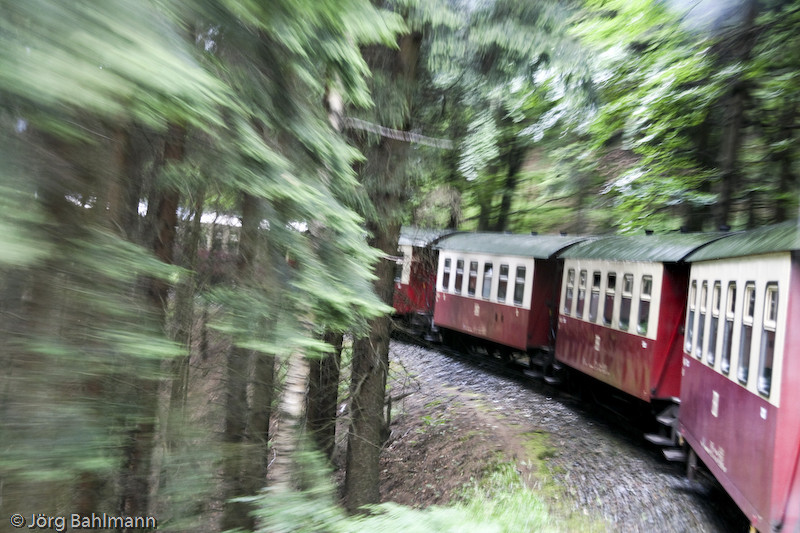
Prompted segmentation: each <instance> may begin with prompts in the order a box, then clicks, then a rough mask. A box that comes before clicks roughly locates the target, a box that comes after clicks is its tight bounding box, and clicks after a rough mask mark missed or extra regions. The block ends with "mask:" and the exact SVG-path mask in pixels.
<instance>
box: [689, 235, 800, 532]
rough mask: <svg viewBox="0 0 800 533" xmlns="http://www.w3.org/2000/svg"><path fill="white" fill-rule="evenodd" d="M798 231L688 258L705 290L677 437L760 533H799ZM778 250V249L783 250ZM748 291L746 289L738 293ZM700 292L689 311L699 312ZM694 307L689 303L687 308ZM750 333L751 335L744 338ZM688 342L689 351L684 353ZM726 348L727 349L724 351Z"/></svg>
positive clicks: (735, 240) (722, 245)
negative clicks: (700, 336)
mask: <svg viewBox="0 0 800 533" xmlns="http://www.w3.org/2000/svg"><path fill="white" fill-rule="evenodd" d="M798 248H800V231H798V229H797V226H796V225H793V224H788V225H787V224H784V225H779V226H774V227H772V228H762V229H761V230H754V231H752V232H747V233H744V234H740V235H735V236H732V237H730V238H728V239H724V240H722V241H720V242H719V243H716V245H714V246H709V248H708V250H702V251H701V252H699V253H697V254H693V255H692V256H690V257H689V260H690V261H693V263H692V280H691V283H692V284H697V286H698V287H701V286H703V287H705V286H708V287H710V288H715V287H716V286H718V285H719V286H720V287H721V288H722V289H725V288H728V290H720V291H719V293H720V294H719V295H717V291H716V290H712V291H709V294H708V299H707V302H706V304H707V306H708V310H709V312H710V313H708V314H707V316H702V314H698V316H697V317H696V319H695V321H694V323H693V324H692V321H691V320H688V321H687V330H688V329H689V328H692V329H693V330H694V331H695V332H700V331H702V329H700V325H701V323H703V322H704V321H705V323H706V324H707V325H709V326H711V325H712V323H713V322H712V321H713V320H714V318H715V317H716V318H717V319H718V320H719V321H720V322H721V323H722V324H726V323H728V322H729V323H730V324H731V327H730V331H732V332H733V333H732V334H731V335H730V339H728V334H727V331H726V330H725V328H722V327H719V328H715V327H712V328H711V329H710V330H709V329H706V331H717V332H718V335H716V336H714V335H708V336H707V337H706V338H705V339H699V340H698V339H697V335H695V341H694V342H693V343H692V342H690V341H689V340H688V339H689V335H688V334H687V346H686V347H685V353H684V356H683V369H684V375H683V382H682V388H681V407H680V413H679V421H680V431H681V434H682V435H683V437H684V438H685V440H686V442H687V443H688V445H689V446H690V447H691V448H692V449H693V450H694V451H695V453H696V454H697V456H698V458H699V459H700V460H702V461H703V463H704V464H705V465H706V466H707V467H708V469H709V470H710V471H711V473H712V474H713V475H714V476H715V477H716V478H717V480H719V482H720V484H721V485H722V486H723V488H724V489H725V490H726V491H727V492H728V494H730V495H731V497H732V498H733V500H734V501H735V502H736V504H737V505H738V506H739V508H740V509H742V511H743V512H744V513H745V514H746V515H747V516H748V518H749V519H750V521H751V523H752V525H753V526H754V527H755V528H757V529H758V530H759V531H762V532H767V531H775V530H777V529H780V530H782V531H796V530H797V529H798V528H800V517H799V515H800V357H798V354H800V328H798V326H797V325H798V324H800V257H798V255H797V252H796V251H794V250H797V249H798ZM780 250H784V251H782V252H781V251H780ZM743 289H744V290H743ZM704 292H705V291H702V292H701V291H698V295H700V298H699V299H698V300H697V301H696V302H695V304H694V308H695V309H702V307H701V306H702V305H703V303H704V302H703V298H704V297H705V296H706V295H705V294H704ZM692 304H693V302H692V300H691V298H690V301H689V306H688V308H689V309H690V310H691V309H692V307H693V305H692ZM748 330H749V331H750V332H749V333H747V331H748ZM689 344H691V346H689ZM728 347H732V349H731V350H728Z"/></svg>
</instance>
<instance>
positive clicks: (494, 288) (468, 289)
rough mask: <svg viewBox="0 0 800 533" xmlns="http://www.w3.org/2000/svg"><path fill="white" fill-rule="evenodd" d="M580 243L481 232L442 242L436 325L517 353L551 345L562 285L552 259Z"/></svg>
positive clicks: (556, 263) (563, 238) (562, 238)
mask: <svg viewBox="0 0 800 533" xmlns="http://www.w3.org/2000/svg"><path fill="white" fill-rule="evenodd" d="M582 240H584V238H583V237H566V236H553V235H541V236H539V235H512V234H480V233H478V234H457V235H451V236H449V237H445V238H443V239H442V240H441V241H440V243H439V244H438V245H437V246H438V247H439V248H440V256H439V268H438V273H437V281H436V305H435V311H434V323H435V324H436V326H437V327H440V328H445V329H449V330H453V331H457V332H460V333H466V334H468V335H472V336H474V337H478V338H481V339H485V340H488V341H491V342H492V343H495V344H499V345H503V346H508V347H511V348H514V349H517V350H521V351H527V350H528V349H533V348H542V347H550V346H552V335H551V331H552V329H553V327H554V316H555V305H556V302H557V299H558V294H559V284H560V281H561V275H560V266H559V264H560V263H559V261H558V260H557V259H556V258H555V257H554V256H555V254H556V253H557V252H558V251H560V250H562V249H564V248H566V247H568V246H571V245H573V244H574V243H577V242H580V241H582Z"/></svg>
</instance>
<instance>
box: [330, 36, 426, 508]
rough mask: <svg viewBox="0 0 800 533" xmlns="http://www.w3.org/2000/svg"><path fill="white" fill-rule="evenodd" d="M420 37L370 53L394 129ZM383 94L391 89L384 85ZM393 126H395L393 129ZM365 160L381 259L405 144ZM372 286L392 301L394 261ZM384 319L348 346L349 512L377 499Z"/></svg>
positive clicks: (394, 229) (401, 186)
mask: <svg viewBox="0 0 800 533" xmlns="http://www.w3.org/2000/svg"><path fill="white" fill-rule="evenodd" d="M421 43H422V36H421V35H420V34H418V33H409V34H406V35H403V36H402V37H401V38H400V42H399V49H398V50H397V51H391V50H388V49H382V50H381V51H380V52H379V53H377V54H376V55H375V57H373V58H371V59H374V60H375V61H374V63H375V64H373V65H371V67H373V68H374V69H377V68H386V67H387V66H389V68H391V72H390V73H389V74H390V75H391V86H392V87H391V88H392V89H394V90H397V88H398V87H399V88H402V89H403V90H404V94H401V95H400V96H402V100H403V103H404V104H405V106H404V107H405V110H406V115H405V120H404V124H401V125H400V126H401V127H402V128H403V129H406V130H408V129H409V124H410V117H411V110H412V108H413V105H412V104H413V99H412V94H411V93H412V90H413V87H414V84H415V81H416V69H417V60H418V57H419V51H420V46H421ZM385 89H386V90H391V89H389V88H388V87H387V88H385ZM394 126H396V124H395V125H394ZM371 152H372V153H371V154H370V157H368V160H369V163H370V164H371V165H372V166H373V168H374V170H375V171H374V172H373V173H372V174H374V175H379V176H380V177H379V178H375V177H374V176H373V179H371V180H369V182H368V187H367V192H368V194H369V197H370V201H371V203H372V206H373V208H374V209H375V213H374V215H373V216H372V217H370V219H368V222H367V229H368V230H369V232H370V233H371V234H372V239H371V241H370V244H371V245H372V246H373V247H375V248H378V249H379V250H381V251H382V252H383V253H384V254H385V255H386V256H393V255H395V254H396V253H397V241H398V239H399V237H400V219H401V217H402V207H403V206H404V205H406V198H405V195H406V194H407V193H408V185H407V179H406V167H407V164H408V145H407V144H406V143H402V142H400V141H397V140H393V139H383V140H381V142H380V144H379V145H378V146H377V147H376V148H375V149H373V150H372V151H371ZM375 274H376V276H377V279H376V280H375V282H374V287H375V293H376V295H377V296H378V297H379V298H380V299H381V300H382V301H383V302H385V303H386V304H387V305H391V302H392V289H393V286H394V263H393V262H392V261H390V260H388V259H382V260H380V261H379V262H378V264H377V266H376V272H375ZM389 320H390V319H389V316H388V315H387V316H383V317H380V318H377V319H374V320H372V321H371V322H370V333H369V336H368V337H366V338H361V339H358V340H356V341H355V342H354V343H353V370H352V374H351V384H350V428H349V432H348V439H347V469H346V473H345V505H346V507H347V509H348V510H350V511H355V510H357V509H359V508H361V507H362V506H363V505H367V504H372V503H377V502H378V501H379V499H380V490H379V488H380V487H379V484H380V475H379V474H380V468H379V467H380V465H379V460H380V451H381V448H382V446H383V443H384V442H385V437H386V428H385V420H384V416H383V406H384V395H385V390H386V376H387V372H388V368H389V330H390V329H389V325H390V322H389Z"/></svg>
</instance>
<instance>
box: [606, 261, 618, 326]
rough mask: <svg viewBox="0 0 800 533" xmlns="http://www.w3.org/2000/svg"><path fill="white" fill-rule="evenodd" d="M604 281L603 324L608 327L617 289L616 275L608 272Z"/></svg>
mask: <svg viewBox="0 0 800 533" xmlns="http://www.w3.org/2000/svg"><path fill="white" fill-rule="evenodd" d="M606 280H607V284H606V300H605V303H604V304H603V324H605V325H606V326H610V325H611V319H612V318H613V317H614V293H615V291H616V288H617V275H616V274H615V273H614V272H609V273H608V276H607V277H606Z"/></svg>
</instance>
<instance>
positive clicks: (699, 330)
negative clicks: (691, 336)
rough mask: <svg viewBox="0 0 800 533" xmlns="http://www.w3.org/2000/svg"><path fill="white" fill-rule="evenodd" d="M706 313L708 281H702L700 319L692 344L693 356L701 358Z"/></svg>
mask: <svg viewBox="0 0 800 533" xmlns="http://www.w3.org/2000/svg"><path fill="white" fill-rule="evenodd" d="M707 313H708V282H707V281H704V282H703V285H702V287H701V288H700V319H699V321H698V323H697V343H696V344H695V345H694V356H695V357H697V358H698V359H702V358H703V337H704V336H705V331H706V314H707Z"/></svg>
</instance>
